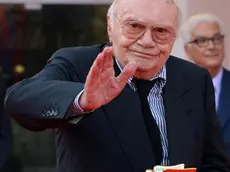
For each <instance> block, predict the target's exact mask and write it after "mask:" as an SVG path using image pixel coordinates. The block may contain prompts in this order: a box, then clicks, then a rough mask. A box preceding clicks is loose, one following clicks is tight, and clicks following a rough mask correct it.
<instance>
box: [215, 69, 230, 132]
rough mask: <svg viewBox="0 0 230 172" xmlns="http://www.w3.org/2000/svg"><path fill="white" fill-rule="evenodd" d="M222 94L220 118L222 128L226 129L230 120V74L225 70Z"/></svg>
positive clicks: (219, 107)
mask: <svg viewBox="0 0 230 172" xmlns="http://www.w3.org/2000/svg"><path fill="white" fill-rule="evenodd" d="M221 82H222V83H221V92H220V97H219V106H218V111H217V112H218V113H217V114H218V118H219V120H220V123H221V126H222V128H224V127H225V125H226V123H227V122H228V121H229V120H230V115H229V111H230V103H229V98H230V91H229V88H230V72H228V71H227V70H225V69H224V72H223V77H222V81H221Z"/></svg>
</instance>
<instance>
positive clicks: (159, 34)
mask: <svg viewBox="0 0 230 172" xmlns="http://www.w3.org/2000/svg"><path fill="white" fill-rule="evenodd" d="M117 19H118V21H119V22H120V20H119V18H118V17H117ZM120 24H121V22H120ZM121 27H122V33H123V35H124V36H125V37H126V38H127V39H139V38H141V37H142V36H143V35H144V33H145V32H146V30H147V28H149V29H150V30H151V34H152V39H153V40H154V41H155V42H156V43H159V44H167V43H169V42H171V41H172V40H173V39H174V38H175V36H176V29H175V28H174V27H167V26H163V25H154V26H148V25H146V24H144V23H142V22H139V21H136V20H128V21H125V22H124V23H123V24H121Z"/></svg>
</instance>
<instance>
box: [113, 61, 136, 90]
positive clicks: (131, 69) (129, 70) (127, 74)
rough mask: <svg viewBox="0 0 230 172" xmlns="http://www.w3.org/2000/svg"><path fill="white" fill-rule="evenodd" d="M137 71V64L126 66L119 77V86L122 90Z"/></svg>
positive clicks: (132, 63)
mask: <svg viewBox="0 0 230 172" xmlns="http://www.w3.org/2000/svg"><path fill="white" fill-rule="evenodd" d="M136 69H137V64H136V63H135V62H131V63H129V64H127V65H126V66H125V68H124V69H123V70H122V72H121V73H120V75H119V76H117V78H116V79H117V84H118V85H119V87H120V88H123V87H125V85H126V84H127V81H128V79H129V78H131V77H132V76H133V75H134V73H135V71H136Z"/></svg>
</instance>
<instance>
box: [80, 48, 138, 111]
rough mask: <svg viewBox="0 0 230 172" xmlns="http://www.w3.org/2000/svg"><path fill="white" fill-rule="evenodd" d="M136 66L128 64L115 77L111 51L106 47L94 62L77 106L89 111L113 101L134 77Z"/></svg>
mask: <svg viewBox="0 0 230 172" xmlns="http://www.w3.org/2000/svg"><path fill="white" fill-rule="evenodd" d="M136 68H137V65H136V64H135V63H129V64H127V65H126V66H125V67H124V68H123V71H122V72H121V73H120V75H119V76H117V77H115V72H114V66H113V49H112V47H106V48H105V49H104V50H103V52H101V53H100V54H99V55H98V56H97V58H96V60H95V61H94V63H93V65H92V67H91V69H90V71H89V74H88V76H87V78H86V82H85V88H84V89H85V90H84V92H83V94H82V95H81V97H80V100H79V104H80V106H81V108H82V109H83V110H84V111H91V110H95V109H97V108H99V107H101V106H102V105H104V104H107V103H109V102H110V101H111V100H113V99H114V98H115V97H116V96H118V94H119V93H120V92H121V91H122V89H123V88H124V87H125V85H126V83H127V81H128V79H129V78H130V77H131V76H133V75H134V73H135V71H136Z"/></svg>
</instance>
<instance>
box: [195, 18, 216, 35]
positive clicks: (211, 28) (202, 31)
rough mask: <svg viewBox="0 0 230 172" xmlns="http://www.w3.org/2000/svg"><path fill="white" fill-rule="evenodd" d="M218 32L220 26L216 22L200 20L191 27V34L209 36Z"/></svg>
mask: <svg viewBox="0 0 230 172" xmlns="http://www.w3.org/2000/svg"><path fill="white" fill-rule="evenodd" d="M220 32H221V31H220V27H219V25H218V24H217V23H216V22H200V23H197V24H196V26H195V27H194V28H193V29H192V35H194V36H202V37H211V36H214V35H216V34H219V33H220Z"/></svg>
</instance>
